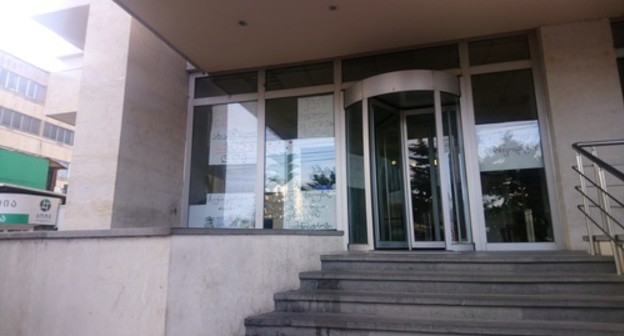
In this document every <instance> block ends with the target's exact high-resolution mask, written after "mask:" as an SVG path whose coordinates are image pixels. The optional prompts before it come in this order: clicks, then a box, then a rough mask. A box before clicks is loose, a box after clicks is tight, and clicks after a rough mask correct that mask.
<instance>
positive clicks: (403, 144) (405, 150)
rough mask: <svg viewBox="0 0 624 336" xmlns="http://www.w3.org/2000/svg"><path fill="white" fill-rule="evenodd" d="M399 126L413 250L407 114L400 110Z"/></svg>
mask: <svg viewBox="0 0 624 336" xmlns="http://www.w3.org/2000/svg"><path fill="white" fill-rule="evenodd" d="M399 118H400V121H399V127H400V128H401V130H400V131H401V142H400V143H401V149H402V150H401V155H402V160H401V161H402V162H403V188H404V189H403V194H404V195H403V197H404V199H405V200H404V202H405V220H406V223H405V228H406V230H407V248H408V249H409V250H412V249H413V248H414V246H415V245H416V237H415V236H414V218H413V216H414V214H413V210H412V204H413V203H412V191H411V186H410V182H409V181H410V176H409V149H408V145H407V140H408V139H407V114H406V113H405V112H404V111H401V112H400V117H399Z"/></svg>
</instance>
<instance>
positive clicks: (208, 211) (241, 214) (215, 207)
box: [189, 193, 255, 229]
mask: <svg viewBox="0 0 624 336" xmlns="http://www.w3.org/2000/svg"><path fill="white" fill-rule="evenodd" d="M254 208H255V195H254V194H253V193H228V194H207V195H206V204H205V205H199V206H191V209H190V213H189V218H193V219H194V220H193V221H191V220H189V223H193V224H192V225H190V226H191V227H204V228H223V229H250V228H254V226H255V224H254V223H255V220H254V219H255V212H254Z"/></svg>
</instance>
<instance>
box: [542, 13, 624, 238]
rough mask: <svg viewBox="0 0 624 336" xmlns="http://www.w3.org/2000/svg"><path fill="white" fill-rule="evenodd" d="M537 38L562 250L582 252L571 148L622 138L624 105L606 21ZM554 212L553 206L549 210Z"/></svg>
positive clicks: (549, 30) (559, 28)
mask: <svg viewBox="0 0 624 336" xmlns="http://www.w3.org/2000/svg"><path fill="white" fill-rule="evenodd" d="M538 36H539V39H540V43H541V46H542V50H543V62H544V63H543V68H544V77H545V80H546V90H547V94H548V105H549V108H550V124H551V140H552V142H553V152H554V158H555V163H556V168H555V173H556V175H557V181H558V188H559V189H558V190H557V193H558V195H559V198H560V202H559V209H560V213H561V214H562V216H561V225H562V226H563V228H564V235H565V236H566V243H567V246H566V248H568V249H573V250H578V249H585V248H586V244H585V243H583V241H582V239H581V237H582V236H583V235H586V234H587V231H586V229H585V222H584V220H583V217H582V215H581V214H580V212H579V211H578V209H577V208H576V205H577V204H580V202H581V196H580V194H578V192H576V191H575V190H574V186H575V185H577V184H578V183H579V180H578V175H577V174H576V173H575V172H574V171H573V170H572V169H571V168H570V167H571V166H572V165H574V164H576V159H575V153H574V151H573V150H572V147H571V145H572V144H573V143H574V142H578V141H594V140H606V139H617V138H622V136H624V131H623V130H624V101H623V99H622V92H621V87H620V82H619V78H618V71H617V64H616V56H615V52H614V49H613V40H612V37H611V27H610V24H609V20H607V19H602V20H593V21H583V22H575V23H570V24H562V25H556V26H548V27H542V28H540V29H539V31H538ZM553 210H555V207H554V206H553Z"/></svg>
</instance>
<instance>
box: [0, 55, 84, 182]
mask: <svg viewBox="0 0 624 336" xmlns="http://www.w3.org/2000/svg"><path fill="white" fill-rule="evenodd" d="M50 78H51V75H50V74H49V73H48V72H46V71H44V70H41V69H39V68H37V67H35V66H33V65H30V64H28V63H26V62H24V61H22V60H20V59H18V58H16V57H14V56H12V55H10V54H8V53H5V52H2V51H0V149H3V150H6V151H8V152H14V153H21V154H26V155H30V156H35V157H39V158H44V159H47V160H48V161H49V167H50V171H51V172H50V174H49V176H48V181H47V186H46V187H47V188H46V189H48V190H51V191H55V192H63V193H64V192H66V191H67V183H68V172H69V163H70V161H71V156H72V145H73V143H74V126H73V124H70V123H67V122H63V121H59V120H57V119H54V118H51V117H49V116H47V115H46V103H47V102H48V101H49V100H50V99H48V98H49V91H50V90H49V85H50ZM59 94H61V93H60V92H59ZM65 94H71V93H68V92H65ZM7 155H9V154H7ZM12 157H15V156H12ZM3 158H4V159H5V160H10V159H11V157H8V156H3ZM5 182H11V181H5ZM16 182H17V181H16Z"/></svg>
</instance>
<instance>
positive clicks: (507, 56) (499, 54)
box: [468, 35, 530, 65]
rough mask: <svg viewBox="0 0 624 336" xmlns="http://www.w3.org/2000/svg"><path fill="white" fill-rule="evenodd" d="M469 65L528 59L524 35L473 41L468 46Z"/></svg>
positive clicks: (527, 42)
mask: <svg viewBox="0 0 624 336" xmlns="http://www.w3.org/2000/svg"><path fill="white" fill-rule="evenodd" d="M468 52H469V55H470V65H481V64H491V63H499V62H509V61H518V60H525V59H529V58H530V55H529V41H528V38H527V36H526V35H519V36H511V37H503V38H497V39H491V40H482V41H474V42H470V43H469V44H468Z"/></svg>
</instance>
